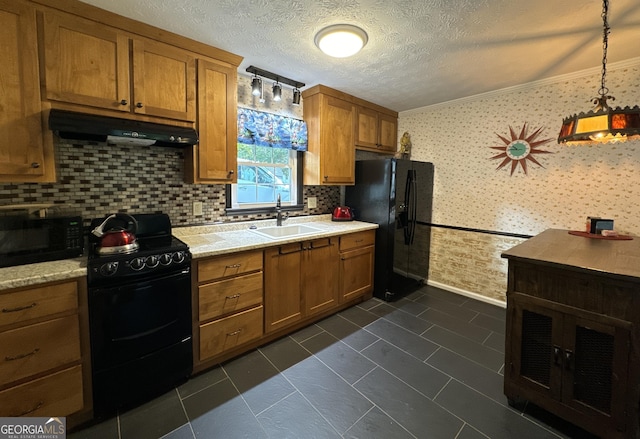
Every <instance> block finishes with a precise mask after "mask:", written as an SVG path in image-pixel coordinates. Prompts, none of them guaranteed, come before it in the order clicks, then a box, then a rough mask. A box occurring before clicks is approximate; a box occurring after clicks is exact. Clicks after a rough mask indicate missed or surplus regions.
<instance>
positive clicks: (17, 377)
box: [0, 278, 93, 426]
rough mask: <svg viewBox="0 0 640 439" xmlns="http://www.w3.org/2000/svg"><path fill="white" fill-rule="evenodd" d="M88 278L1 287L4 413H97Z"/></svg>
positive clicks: (0, 402) (78, 416) (75, 416)
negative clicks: (89, 319)
mask: <svg viewBox="0 0 640 439" xmlns="http://www.w3.org/2000/svg"><path fill="white" fill-rule="evenodd" d="M86 294H87V290H86V280H85V279H84V278H78V279H72V280H68V281H62V282H54V283H48V284H42V285H37V286H32V287H27V288H20V289H15V290H8V291H6V292H2V293H0V303H2V313H0V358H2V361H1V362H0V416H3V417H15V416H65V417H69V419H68V423H67V425H68V426H73V425H77V424H79V423H81V422H84V421H86V420H88V419H90V417H91V408H92V405H93V404H92V397H91V370H90V369H91V356H90V352H89V326H88V320H87V316H88V311H87V296H86Z"/></svg>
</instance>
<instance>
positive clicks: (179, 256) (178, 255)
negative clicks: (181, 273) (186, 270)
mask: <svg viewBox="0 0 640 439" xmlns="http://www.w3.org/2000/svg"><path fill="white" fill-rule="evenodd" d="M182 261H184V252H175V253H174V254H173V262H175V263H176V264H179V263H181V262H182Z"/></svg>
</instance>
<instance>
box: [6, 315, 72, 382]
mask: <svg viewBox="0 0 640 439" xmlns="http://www.w3.org/2000/svg"><path fill="white" fill-rule="evenodd" d="M77 360H80V329H79V325H78V316H77V315H75V314H74V315H72V316H68V317H63V318H61V319H55V320H49V321H46V322H43V323H37V324H35V325H29V326H24V327H21V328H17V329H12V330H10V331H5V332H1V333H0V386H2V385H4V384H8V383H10V382H13V381H16V380H19V379H21V378H25V377H28V376H31V375H35V374H37V373H40V372H44V371H46V370H49V369H53V368H55V367H58V366H62V365H64V364H67V363H72V362H74V361H77Z"/></svg>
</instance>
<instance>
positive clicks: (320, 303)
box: [302, 238, 339, 316]
mask: <svg viewBox="0 0 640 439" xmlns="http://www.w3.org/2000/svg"><path fill="white" fill-rule="evenodd" d="M303 245H304V246H305V249H306V251H305V252H304V253H303V256H302V257H303V271H302V273H303V274H302V282H303V288H302V290H303V292H304V304H305V306H304V310H305V315H307V316H308V315H313V314H316V313H319V312H322V311H325V310H327V309H329V308H333V307H334V306H336V305H337V304H338V301H339V295H338V245H337V238H324V239H316V240H314V241H310V242H306V243H304V244H303Z"/></svg>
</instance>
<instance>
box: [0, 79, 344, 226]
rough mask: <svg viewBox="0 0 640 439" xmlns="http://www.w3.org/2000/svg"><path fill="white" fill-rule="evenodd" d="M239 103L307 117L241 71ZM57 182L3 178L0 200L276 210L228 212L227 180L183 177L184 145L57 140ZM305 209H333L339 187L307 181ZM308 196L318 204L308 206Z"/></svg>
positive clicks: (81, 206)
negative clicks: (262, 95)
mask: <svg viewBox="0 0 640 439" xmlns="http://www.w3.org/2000/svg"><path fill="white" fill-rule="evenodd" d="M238 102H239V105H241V106H244V107H248V108H254V109H258V110H260V111H267V112H273V113H277V114H281V115H287V116H290V117H295V118H299V119H302V106H299V107H296V106H293V105H291V96H290V93H288V92H287V91H285V90H283V100H282V101H280V102H274V101H272V100H271V99H270V97H268V98H267V100H266V102H265V103H264V104H262V103H259V102H258V99H257V98H256V97H255V96H253V95H252V94H251V84H250V78H247V77H245V76H239V77H238ZM55 154H56V167H57V179H58V180H57V182H56V183H46V184H43V183H19V184H17V183H16V184H4V183H0V205H8V204H25V203H28V204H33V203H50V204H55V205H59V206H63V207H64V209H68V210H71V211H76V212H78V213H79V214H80V215H82V216H83V217H84V218H85V219H87V220H90V219H91V218H97V217H102V216H105V215H108V214H110V213H113V212H116V211H121V212H128V213H149V212H165V213H167V214H169V216H170V218H171V222H172V224H173V225H175V226H184V225H194V224H204V223H210V222H216V221H223V222H229V221H245V220H253V219H263V218H270V217H271V216H272V215H267V214H261V215H233V216H227V215H226V212H225V203H226V200H225V186H224V185H193V184H188V183H185V182H184V152H183V149H182V148H173V147H158V146H142V147H140V146H135V147H132V146H120V145H118V146H111V145H106V144H93V145H92V144H77V143H76V142H74V143H68V141H63V140H60V139H56V140H55ZM303 195H304V201H305V209H304V210H303V211H297V212H291V215H292V216H298V215H316V214H326V213H330V212H331V211H332V209H333V208H334V207H335V206H337V205H338V204H339V202H340V190H339V187H337V186H336V187H325V186H305V187H304V193H303ZM308 197H317V207H315V208H314V209H308V208H307V207H306V200H307V198H308ZM195 201H200V202H202V203H203V215H202V216H194V215H193V202H195Z"/></svg>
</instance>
